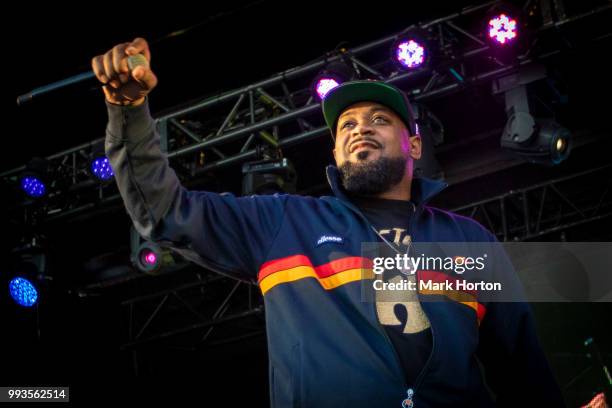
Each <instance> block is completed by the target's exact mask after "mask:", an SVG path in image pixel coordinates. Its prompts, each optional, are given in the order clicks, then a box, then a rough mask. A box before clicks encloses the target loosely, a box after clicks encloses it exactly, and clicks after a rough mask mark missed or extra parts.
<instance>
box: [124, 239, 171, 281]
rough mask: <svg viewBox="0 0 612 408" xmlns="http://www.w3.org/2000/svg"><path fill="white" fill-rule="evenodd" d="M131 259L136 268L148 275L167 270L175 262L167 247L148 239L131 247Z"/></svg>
mask: <svg viewBox="0 0 612 408" xmlns="http://www.w3.org/2000/svg"><path fill="white" fill-rule="evenodd" d="M131 259H132V264H133V265H134V266H135V267H136V268H138V270H140V271H141V272H144V273H147V274H150V275H157V274H159V273H160V272H162V271H163V270H165V269H168V270H169V268H171V267H174V266H175V264H176V262H175V260H174V257H173V256H172V253H171V252H170V250H169V249H167V248H162V247H160V246H159V245H157V244H155V243H153V242H150V241H143V242H142V243H140V245H138V247H137V248H135V249H133V251H132V256H131Z"/></svg>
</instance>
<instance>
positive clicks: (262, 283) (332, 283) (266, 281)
mask: <svg viewBox="0 0 612 408" xmlns="http://www.w3.org/2000/svg"><path fill="white" fill-rule="evenodd" d="M371 268H372V261H371V260H370V259H367V258H362V257H358V256H354V257H345V258H340V259H337V260H335V261H332V262H328V263H326V264H323V265H319V266H317V267H314V266H313V265H312V262H310V259H308V257H306V256H304V255H293V256H289V257H286V258H281V259H278V260H273V261H269V262H266V263H265V264H263V265H262V267H261V268H260V271H259V276H258V280H259V287H260V289H261V292H262V293H264V294H265V293H266V292H267V291H268V290H270V289H271V288H273V287H274V286H276V285H278V284H281V283H287V282H293V281H296V280H300V279H304V278H314V279H317V280H318V281H319V283H320V284H321V286H322V287H323V288H324V289H327V290H329V289H333V288H336V287H338V286H341V285H344V284H346V283H349V282H353V281H356V280H360V279H363V278H372V275H373V274H372V269H371Z"/></svg>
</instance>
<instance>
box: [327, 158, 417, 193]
mask: <svg viewBox="0 0 612 408" xmlns="http://www.w3.org/2000/svg"><path fill="white" fill-rule="evenodd" d="M369 153H370V152H368V151H363V152H359V153H358V154H357V158H358V159H359V162H357V163H352V162H350V161H348V160H347V161H345V162H344V163H343V164H342V165H341V166H340V167H339V168H338V170H339V171H340V176H341V178H342V185H343V186H344V189H345V190H346V191H347V192H348V193H350V194H354V195H365V196H371V195H378V194H381V193H384V192H385V191H388V190H389V189H390V188H391V187H393V186H395V185H397V184H399V182H400V181H402V179H403V178H404V174H405V172H406V165H407V163H408V159H407V158H406V157H401V156H400V157H381V158H379V159H377V160H373V161H369V162H364V161H363V160H365V159H366V158H367V156H368V154H369Z"/></svg>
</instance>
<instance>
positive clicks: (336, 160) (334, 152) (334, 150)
mask: <svg viewBox="0 0 612 408" xmlns="http://www.w3.org/2000/svg"><path fill="white" fill-rule="evenodd" d="M332 153H333V154H334V161H335V162H336V163H338V159H336V148H335V147H334V149H333V150H332Z"/></svg>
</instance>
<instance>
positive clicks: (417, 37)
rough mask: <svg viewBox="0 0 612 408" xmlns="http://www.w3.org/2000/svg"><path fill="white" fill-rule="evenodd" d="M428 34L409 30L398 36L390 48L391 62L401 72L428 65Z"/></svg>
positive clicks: (419, 30)
mask: <svg viewBox="0 0 612 408" xmlns="http://www.w3.org/2000/svg"><path fill="white" fill-rule="evenodd" d="M427 39H428V32H427V31H425V30H423V29H420V28H410V29H408V30H406V31H404V32H403V33H402V34H400V35H399V36H398V37H397V38H396V39H395V41H393V44H392V46H391V60H392V61H393V64H394V65H395V66H396V67H397V68H398V69H401V70H404V71H406V70H408V71H410V70H415V69H419V68H423V67H425V66H426V65H428V64H429V62H430V59H431V55H430V49H429V41H428V40H427Z"/></svg>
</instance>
